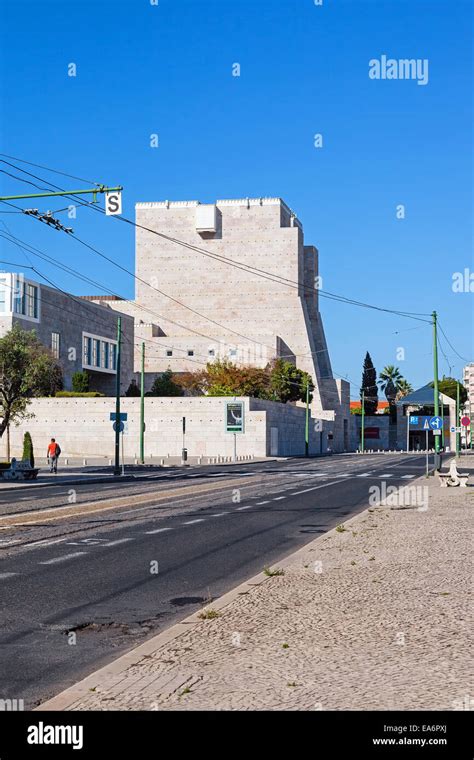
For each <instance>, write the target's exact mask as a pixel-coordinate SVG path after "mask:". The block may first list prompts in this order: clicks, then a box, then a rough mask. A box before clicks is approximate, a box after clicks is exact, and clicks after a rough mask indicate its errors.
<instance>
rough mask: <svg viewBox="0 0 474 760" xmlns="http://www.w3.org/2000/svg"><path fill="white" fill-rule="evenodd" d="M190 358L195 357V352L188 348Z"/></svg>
mask: <svg viewBox="0 0 474 760" xmlns="http://www.w3.org/2000/svg"><path fill="white" fill-rule="evenodd" d="M188 356H194V351H193V349H192V348H188Z"/></svg>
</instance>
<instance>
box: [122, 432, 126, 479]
mask: <svg viewBox="0 0 474 760" xmlns="http://www.w3.org/2000/svg"><path fill="white" fill-rule="evenodd" d="M122 424H123V426H124V427H125V422H123V423H122ZM123 434H124V431H123V430H122V475H125V456H124V452H123V448H124V447H123Z"/></svg>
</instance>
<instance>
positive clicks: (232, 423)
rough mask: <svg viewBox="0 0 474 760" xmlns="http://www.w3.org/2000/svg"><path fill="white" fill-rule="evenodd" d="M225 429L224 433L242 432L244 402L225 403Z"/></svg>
mask: <svg viewBox="0 0 474 760" xmlns="http://www.w3.org/2000/svg"><path fill="white" fill-rule="evenodd" d="M225 429H226V433H243V432H244V402H243V401H226V402H225Z"/></svg>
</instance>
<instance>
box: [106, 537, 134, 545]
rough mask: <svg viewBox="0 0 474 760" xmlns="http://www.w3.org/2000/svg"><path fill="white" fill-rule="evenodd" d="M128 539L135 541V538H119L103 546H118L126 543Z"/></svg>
mask: <svg viewBox="0 0 474 760" xmlns="http://www.w3.org/2000/svg"><path fill="white" fill-rule="evenodd" d="M127 541H133V538H118V539H117V540H116V541H108V542H107V543H106V544H102V546H118V544H125V543H126V542H127Z"/></svg>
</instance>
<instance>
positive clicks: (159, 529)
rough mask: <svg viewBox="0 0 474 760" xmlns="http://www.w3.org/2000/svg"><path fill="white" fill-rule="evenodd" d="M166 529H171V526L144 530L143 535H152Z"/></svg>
mask: <svg viewBox="0 0 474 760" xmlns="http://www.w3.org/2000/svg"><path fill="white" fill-rule="evenodd" d="M166 530H173V528H157V529H156V530H147V531H145V536H152V535H153V534H154V533H164V532H165V531H166Z"/></svg>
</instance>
